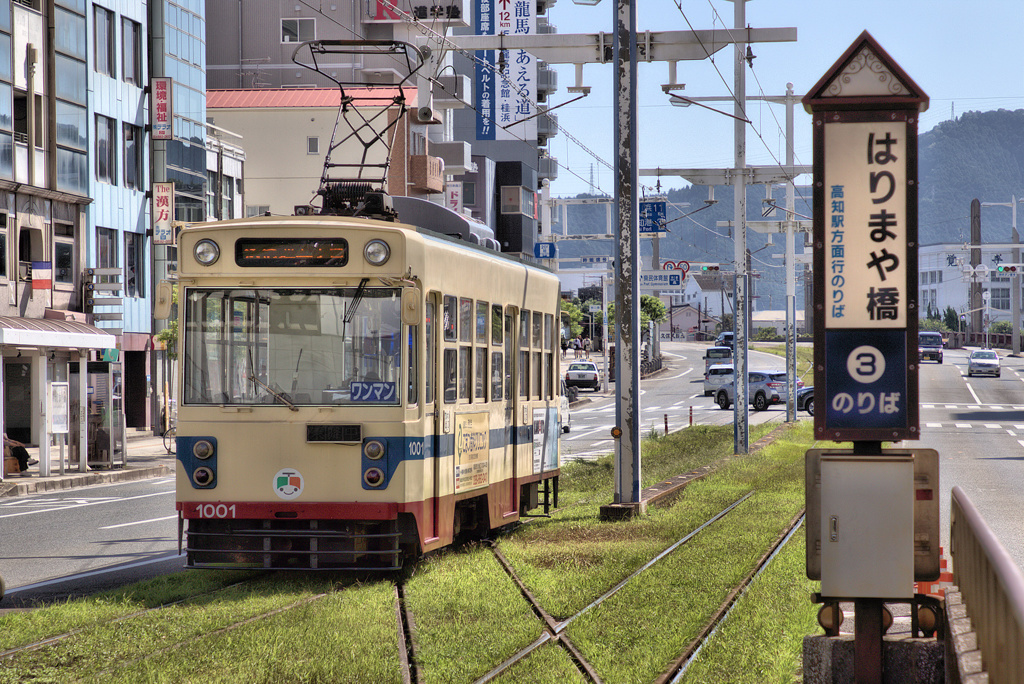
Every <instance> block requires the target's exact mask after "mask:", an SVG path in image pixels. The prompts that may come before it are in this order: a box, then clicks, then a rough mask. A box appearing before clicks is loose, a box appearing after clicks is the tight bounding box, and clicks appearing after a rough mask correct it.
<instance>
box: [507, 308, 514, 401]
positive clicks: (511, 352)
mask: <svg viewBox="0 0 1024 684" xmlns="http://www.w3.org/2000/svg"><path fill="white" fill-rule="evenodd" d="M512 332H513V327H512V314H511V313H507V314H505V401H509V400H511V399H512V393H513V392H515V391H516V386H515V384H514V382H513V380H512V360H513V359H514V358H515V353H516V350H515V347H514V346H513V344H512Z"/></svg>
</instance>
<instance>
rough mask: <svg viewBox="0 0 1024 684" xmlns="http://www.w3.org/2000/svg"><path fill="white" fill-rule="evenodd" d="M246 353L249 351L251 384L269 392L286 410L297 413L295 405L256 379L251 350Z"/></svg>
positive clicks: (297, 408) (280, 393)
mask: <svg viewBox="0 0 1024 684" xmlns="http://www.w3.org/2000/svg"><path fill="white" fill-rule="evenodd" d="M248 351H249V379H250V380H252V382H253V384H255V385H259V386H260V387H262V388H263V389H265V390H267V391H268V392H270V393H271V394H272V395H274V398H275V399H277V400H279V401H280V402H281V403H282V404H285V405H287V406H288V408H290V409H291V410H292V411H298V410H299V407H298V406H296V405H295V404H293V403H292V402H290V401H289V400H288V399H285V396H284V394H283V393H282V392H278V391H277V390H275V389H274V388H273V387H271V386H270V385H268V384H267V383H265V382H263V381H262V380H260V379H259V378H257V377H256V369H255V368H254V367H253V363H252V349H249V350H248Z"/></svg>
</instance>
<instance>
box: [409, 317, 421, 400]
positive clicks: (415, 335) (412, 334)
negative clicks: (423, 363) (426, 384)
mask: <svg viewBox="0 0 1024 684" xmlns="http://www.w3.org/2000/svg"><path fill="white" fill-rule="evenodd" d="M419 337H420V326H418V325H410V326H409V375H408V378H407V380H406V382H408V383H409V398H408V403H409V405H410V406H411V405H412V404H415V403H416V402H417V401H418V400H419V395H418V389H419V380H420V375H419V363H418V361H419V359H418V357H417V354H416V351H417V350H418V349H419V347H420V345H419Z"/></svg>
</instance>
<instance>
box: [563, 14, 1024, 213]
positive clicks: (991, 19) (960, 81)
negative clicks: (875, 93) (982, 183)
mask: <svg viewBox="0 0 1024 684" xmlns="http://www.w3.org/2000/svg"><path fill="white" fill-rule="evenodd" d="M635 1H636V2H637V8H638V19H637V30H638V31H640V32H642V31H645V30H651V31H686V30H691V27H692V29H693V30H704V29H711V28H719V29H721V28H730V29H731V28H732V27H733V18H734V8H733V3H732V2H728V1H726V0H678V2H679V3H680V4H677V2H676V0H635ZM615 9H616V4H615V2H614V1H613V0H601V2H600V4H598V5H596V6H582V5H575V4H573V3H572V2H571V0H558V2H557V3H556V4H555V5H554V6H553V7H552V8H551V9H549V10H548V17H549V21H550V22H551V23H552V24H554V25H555V26H556V27H557V29H558V33H560V34H567V33H596V32H598V31H605V32H606V33H608V32H611V31H612V30H613V26H614V12H615ZM746 21H747V24H748V25H749V26H750V27H752V28H783V27H795V28H796V29H797V40H796V41H795V42H784V43H782V42H780V43H752V44H751V48H752V50H753V52H754V55H755V56H756V57H755V59H754V63H753V68H752V69H750V68H748V69H747V77H746V80H747V96H748V97H755V96H760V95H767V96H780V95H784V94H785V91H786V84H787V83H792V84H793V88H794V91H795V94H796V95H797V97H798V98H799V97H802V96H803V95H804V94H806V93H807V91H808V90H810V88H811V87H813V86H814V84H815V83H817V81H818V80H819V79H820V78H821V77H822V76H823V75H824V74H825V72H826V71H827V70H828V69H829V68H830V67H831V66H832V65H833V64H834V63H835V62H836V60H838V59H839V57H840V56H842V54H843V52H845V51H846V49H847V48H848V47H849V46H850V45H851V44H852V43H853V42H854V40H855V39H856V38H857V37H858V36H859V35H860V33H861V32H862V31H864V30H867V31H868V32H869V33H870V34H871V35H872V36H873V37H874V38H875V40H876V41H877V42H878V44H879V45H881V47H882V48H883V49H884V50H885V51H886V52H887V53H888V54H889V56H890V57H891V58H892V59H893V60H894V61H895V62H896V63H897V64H898V65H899V66H900V67H901V68H902V69H903V71H904V72H905V73H906V74H907V75H908V76H909V77H910V78H911V79H913V80H914V82H916V83H917V85H918V86H919V87H920V88H921V89H922V90H924V92H925V94H926V95H928V97H929V98H930V104H929V108H928V110H927V111H925V112H924V113H923V114H922V115H921V119H920V124H919V128H918V132H919V133H925V132H927V131H929V130H931V129H932V128H934V127H935V126H936V125H937V124H939V123H942V122H943V121H947V120H949V119H950V118H952V117H955V116H960V115H961V114H963V113H964V112H965V111H989V110H998V109H1010V110H1014V109H1022V108H1024V49H1022V47H1021V43H1022V41H1024V1H1022V0H970V1H968V2H964V1H963V0H955V1H954V0H749V1H748V2H747V4H746ZM688 22H689V23H688ZM733 59H734V52H733V48H732V46H731V45H729V46H726V47H725V48H723V49H721V50H719V51H718V52H717V53H715V55H714V59H713V61H712V60H709V59H704V60H697V61H688V62H680V63H679V64H678V67H677V77H676V78H677V81H679V82H682V83H685V84H686V88H685V90H683V91H679V92H680V94H682V95H684V96H688V97H729V96H730V95H731V90H732V88H733V83H734V77H733ZM553 66H555V68H556V69H557V70H558V91H557V92H555V93H554V95H553V96H551V97H549V105H550V106H555V105H558V104H561V103H563V102H565V101H567V100H570V99H572V98H573V97H576V96H575V95H574V94H571V93H569V92H567V90H566V89H567V87H568V86H571V85H573V83H574V82H575V71H574V67H573V66H572V65H553ZM638 68H639V102H638V118H639V128H638V138H639V151H638V158H639V159H638V164H639V166H640V168H642V169H653V168H658V167H662V168H728V167H731V166H732V165H733V159H734V156H733V155H734V142H733V119H731V118H729V117H727V116H724V115H722V114H718V113H715V112H711V111H707V110H704V109H702V108H700V107H695V106H690V107H686V108H682V107H676V106H673V105H671V104H670V103H669V97H668V95H666V94H665V93H664V92H663V91H662V89H661V85H662V84H663V83H667V82H668V80H669V78H668V65H667V64H665V63H657V62H652V63H650V64H646V63H641V64H640V65H639V67H638ZM584 85H588V86H591V87H592V91H591V93H590V95H589V96H588V97H586V98H584V99H582V100H580V101H579V102H575V103H573V104H569V105H566V106H564V107H562V108H560V109H558V110H557V112H555V113H556V114H557V116H558V124H559V127H560V128H561V129H562V130H563V131H564V132H561V131H560V132H559V134H558V135H556V136H555V137H553V138H551V139H550V141H549V143H548V149H549V154H550V155H551V156H553V157H555V158H556V159H557V160H558V163H559V170H558V178H557V179H556V180H555V181H553V182H552V184H551V195H552V197H573V196H575V195H577V194H579V193H585V192H591V191H592V190H591V177H593V181H594V182H593V191H594V192H598V193H605V194H613V193H614V176H613V172H612V166H613V165H614V139H615V132H614V130H613V111H614V109H613V103H612V97H611V93H612V89H613V72H612V65H610V64H607V65H599V64H590V65H587V66H585V67H584ZM709 104H712V103H709ZM713 106H716V107H719V108H722V109H725V110H726V111H729V112H732V104H731V103H722V104H717V103H715V104H713ZM747 111H748V118H749V119H750V120H751V122H752V123H751V124H750V126H748V132H747V164H748V165H758V164H775V163H777V162H783V161H785V140H784V131H785V107H784V106H782V105H771V104H764V103H759V102H756V101H749V102H748V103H747ZM795 129H796V130H795V136H796V143H795V146H794V149H795V154H796V163H797V164H806V165H810V164H811V161H812V159H811V152H812V150H811V122H810V116H809V115H808V114H807V113H806V112H804V110H803V107H802V106H800V105H799V104H798V105H797V108H796V118H795ZM573 138H574V139H575V140H573ZM656 180H657V179H656V178H655V177H641V179H640V183H641V185H642V186H647V187H646V192H648V193H650V192H653V191H654V184H655V182H656ZM686 185H687V184H686V182H685V181H684V180H682V179H681V178H679V177H678V176H666V177H663V178H662V180H661V188H662V191H664V190H666V189H669V188H680V187H685V186H686ZM1021 190H1022V194H1024V188H1022V189H1021Z"/></svg>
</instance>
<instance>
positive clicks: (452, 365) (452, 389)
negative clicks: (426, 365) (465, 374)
mask: <svg viewBox="0 0 1024 684" xmlns="http://www.w3.org/2000/svg"><path fill="white" fill-rule="evenodd" d="M458 371H459V367H458V352H457V350H455V349H445V350H444V403H446V404H454V403H455V401H456V399H457V398H458V387H457V386H456V379H457V378H458V376H459V372H458Z"/></svg>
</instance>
